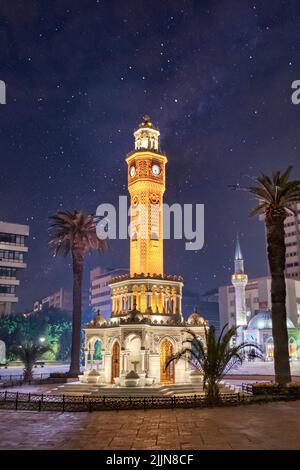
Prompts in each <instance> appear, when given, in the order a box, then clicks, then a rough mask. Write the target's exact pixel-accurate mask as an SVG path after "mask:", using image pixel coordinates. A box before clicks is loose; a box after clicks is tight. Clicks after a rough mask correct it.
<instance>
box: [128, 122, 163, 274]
mask: <svg viewBox="0 0 300 470" xmlns="http://www.w3.org/2000/svg"><path fill="white" fill-rule="evenodd" d="M159 136H160V132H159V131H158V129H155V127H154V126H153V124H152V122H151V120H150V118H149V116H145V117H144V118H143V120H142V122H141V123H140V125H139V127H138V129H137V130H136V131H135V132H134V138H135V150H134V151H133V152H131V153H130V154H129V155H128V156H127V158H126V162H127V165H128V191H129V193H130V208H131V214H130V227H131V230H130V275H131V276H134V275H135V274H142V273H144V275H146V276H147V275H148V274H150V275H151V276H153V275H154V274H155V275H163V274H164V266H163V211H162V204H163V194H164V192H165V167H166V163H167V158H166V157H165V156H164V155H163V154H162V153H161V152H160V148H159Z"/></svg>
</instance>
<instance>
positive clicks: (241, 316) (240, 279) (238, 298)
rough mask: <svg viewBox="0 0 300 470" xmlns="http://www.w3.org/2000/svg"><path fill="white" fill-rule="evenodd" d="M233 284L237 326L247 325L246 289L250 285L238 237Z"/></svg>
mask: <svg viewBox="0 0 300 470" xmlns="http://www.w3.org/2000/svg"><path fill="white" fill-rule="evenodd" d="M231 282H232V284H233V286H234V289H235V323H236V326H237V327H239V326H246V325H247V311H246V296H245V288H246V285H247V283H248V276H247V274H245V271H244V259H243V255H242V250H241V246H240V242H239V238H238V237H237V241H236V248H235V256H234V274H233V275H232V278H231Z"/></svg>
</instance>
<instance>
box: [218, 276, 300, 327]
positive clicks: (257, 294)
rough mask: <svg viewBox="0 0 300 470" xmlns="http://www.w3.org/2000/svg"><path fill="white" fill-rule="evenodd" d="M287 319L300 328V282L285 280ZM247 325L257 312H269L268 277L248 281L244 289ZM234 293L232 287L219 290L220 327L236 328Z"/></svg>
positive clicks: (269, 284) (269, 289) (269, 293)
mask: <svg viewBox="0 0 300 470" xmlns="http://www.w3.org/2000/svg"><path fill="white" fill-rule="evenodd" d="M285 281H286V289H287V298H286V309H287V317H288V318H289V319H290V320H291V321H292V323H293V324H294V325H295V326H296V327H300V281H297V280H295V279H289V278H286V280H285ZM245 303H246V314H247V323H248V322H249V321H250V320H251V318H252V317H253V316H254V315H255V314H256V313H257V312H259V311H262V310H271V307H272V303H271V278H270V277H269V276H265V277H260V278H257V279H250V280H249V281H248V284H247V285H246V287H245ZM235 305H236V292H235V289H234V286H231V285H230V286H223V287H220V288H219V316H220V327H221V328H222V327H223V326H224V325H226V323H229V325H230V326H236V311H235V308H236V307H235Z"/></svg>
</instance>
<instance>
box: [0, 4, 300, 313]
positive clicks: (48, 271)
mask: <svg viewBox="0 0 300 470" xmlns="http://www.w3.org/2000/svg"><path fill="white" fill-rule="evenodd" d="M0 45H1V47H0V79H1V80H4V81H5V82H6V84H7V104H6V105H1V107H0V162H1V166H0V220H6V221H10V222H19V223H26V224H29V225H30V239H29V253H28V257H27V262H28V269H27V270H26V272H24V273H23V274H22V285H21V287H20V289H19V298H20V302H19V305H18V308H19V310H20V309H23V308H30V307H31V306H32V303H33V301H34V300H36V299H37V298H39V297H41V296H44V295H47V294H49V293H51V292H52V291H54V289H57V288H59V287H61V286H64V287H69V286H70V284H71V269H70V260H69V259H63V258H62V259H58V258H56V259H53V258H52V256H51V255H50V253H49V250H48V247H47V236H48V234H47V225H48V220H47V218H48V216H49V215H51V214H53V213H55V212H56V211H57V210H59V209H68V210H73V209H76V208H77V209H83V210H85V211H88V212H92V213H94V212H95V210H96V207H97V206H98V205H99V204H100V203H102V202H110V203H112V204H115V203H116V202H117V200H118V196H119V195H124V194H126V186H127V170H126V164H125V162H124V158H125V155H126V153H128V152H130V151H131V150H132V149H133V136H132V132H133V131H134V129H135V128H136V127H137V124H138V123H139V122H140V120H141V117H142V116H143V115H144V114H149V115H150V116H151V118H152V120H153V122H154V123H155V124H157V125H158V127H159V129H160V132H161V147H162V149H163V150H164V151H165V152H166V154H167V156H168V160H169V162H168V167H167V191H166V194H165V200H166V202H168V203H170V204H171V203H173V202H178V203H181V204H183V203H194V204H195V203H199V204H205V246H204V248H203V249H202V250H200V251H198V252H191V251H185V249H184V241H179V240H176V241H168V242H165V271H166V272H168V273H172V274H173V273H177V274H182V275H183V276H184V278H185V286H186V287H185V288H186V289H187V290H192V291H197V292H200V293H202V292H205V291H207V290H209V289H213V288H215V287H218V286H220V285H224V284H226V283H228V282H229V281H230V275H231V272H232V265H233V253H234V241H235V237H236V233H237V232H239V234H240V241H241V245H242V249H243V253H244V257H245V264H246V270H247V273H248V275H249V276H250V277H254V276H260V275H264V274H265V273H266V272H267V264H266V255H265V240H264V229H263V225H262V223H261V222H259V221H257V220H255V219H252V218H250V217H249V211H250V209H251V207H252V206H253V201H251V198H250V196H248V195H247V194H245V193H244V192H236V191H232V190H231V189H230V187H229V186H230V185H232V184H237V183H239V184H241V185H242V186H245V185H249V184H251V183H252V182H253V178H254V177H255V176H256V175H257V174H258V173H259V171H260V170H262V171H265V172H270V171H272V170H273V169H283V168H285V167H286V166H287V165H289V164H292V165H294V176H295V177H298V178H299V177H300V163H299V162H300V159H299V150H300V131H299V125H300V106H295V105H293V104H292V103H291V84H292V82H293V81H294V80H297V79H300V3H299V1H297V0H286V1H284V0H273V1H272V2H263V1H250V0H243V1H241V0H223V1H222V0H218V1H215V0H207V1H205V0H195V1H193V0H172V1H169V0H164V1H163V2H162V1H157V0H151V1H150V0H126V1H120V0H85V1H84V2H83V1H82V0H81V1H79V0H53V1H51V2H45V1H42V0H41V1H33V0H28V1H26V2H24V1H18V0H1V4H0ZM97 264H101V265H102V266H111V267H116V266H120V265H121V266H125V267H126V266H128V264H129V243H128V241H124V240H123V241H112V242H111V243H110V249H109V251H108V253H107V254H106V255H105V256H100V255H93V256H91V257H88V258H87V260H86V278H87V277H88V270H89V268H90V267H92V266H95V265H97Z"/></svg>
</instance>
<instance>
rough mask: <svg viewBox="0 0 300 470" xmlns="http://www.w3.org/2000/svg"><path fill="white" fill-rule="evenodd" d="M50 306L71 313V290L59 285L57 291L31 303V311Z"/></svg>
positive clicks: (34, 311)
mask: <svg viewBox="0 0 300 470" xmlns="http://www.w3.org/2000/svg"><path fill="white" fill-rule="evenodd" d="M51 307H52V308H58V309H60V310H64V311H66V312H69V313H71V312H72V308H73V299H72V292H70V291H67V290H65V289H63V288H62V287H61V288H60V289H59V290H58V291H57V292H54V293H53V294H50V295H48V296H47V297H44V298H43V299H40V300H36V301H35V302H34V304H33V313H38V312H41V311H42V310H44V309H46V308H51Z"/></svg>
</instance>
